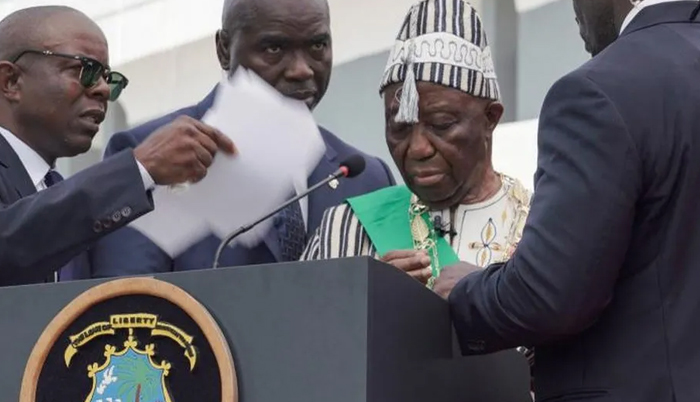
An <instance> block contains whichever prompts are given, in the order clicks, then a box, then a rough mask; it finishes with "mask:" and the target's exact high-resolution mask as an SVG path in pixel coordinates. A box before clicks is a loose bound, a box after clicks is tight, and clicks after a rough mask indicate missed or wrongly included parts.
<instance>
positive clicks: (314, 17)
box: [220, 0, 333, 109]
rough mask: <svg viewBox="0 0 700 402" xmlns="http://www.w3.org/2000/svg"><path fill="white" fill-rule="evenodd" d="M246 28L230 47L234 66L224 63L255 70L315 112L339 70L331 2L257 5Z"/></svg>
mask: <svg viewBox="0 0 700 402" xmlns="http://www.w3.org/2000/svg"><path fill="white" fill-rule="evenodd" d="M241 1H248V0H241ZM245 25H246V27H245V28H243V29H242V30H241V31H240V32H239V35H238V37H237V40H233V41H231V42H232V43H230V44H229V47H230V48H231V47H232V51H231V53H232V56H233V57H232V58H231V59H232V61H233V62H232V63H231V62H230V61H229V60H221V61H222V65H223V64H228V63H230V64H232V65H235V63H238V64H240V65H241V66H243V67H246V68H249V69H251V70H253V71H254V72H255V73H256V74H258V75H259V76H260V77H261V78H263V79H264V80H265V81H267V82H268V83H269V84H270V85H272V86H274V87H275V88H276V89H277V90H278V91H279V92H281V93H282V94H284V95H286V96H289V97H292V98H295V99H299V100H302V101H304V102H306V104H307V105H308V106H309V108H311V109H313V108H314V107H315V106H316V105H317V104H318V102H319V101H320V100H321V98H322V97H323V95H324V94H325V92H326V89H327V88H328V83H329V81H330V76H331V68H332V65H333V52H332V49H331V34H330V17H329V15H328V6H327V4H326V3H325V1H324V0H256V1H255V5H254V8H253V9H252V11H251V20H250V21H246V22H245ZM224 57H231V54H229V55H228V56H224ZM220 58H221V55H220Z"/></svg>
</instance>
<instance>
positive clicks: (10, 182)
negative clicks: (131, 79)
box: [0, 6, 233, 286]
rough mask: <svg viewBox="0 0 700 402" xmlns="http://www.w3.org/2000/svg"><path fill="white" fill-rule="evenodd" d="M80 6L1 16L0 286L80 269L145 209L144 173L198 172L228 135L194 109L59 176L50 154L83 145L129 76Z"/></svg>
mask: <svg viewBox="0 0 700 402" xmlns="http://www.w3.org/2000/svg"><path fill="white" fill-rule="evenodd" d="M108 66H109V57H108V49H107V41H106V39H105V37H104V34H103V33H102V31H101V30H100V28H99V27H98V26H97V25H95V23H94V22H93V21H91V20H90V19H89V18H88V17H87V16H85V15H84V14H82V13H80V12H78V11H76V10H74V9H72V8H68V7H58V6H54V7H33V8H28V9H24V10H20V11H18V12H15V13H12V14H10V15H9V16H7V17H6V18H5V19H3V20H2V21H0V286H5V285H18V284H29V283H37V282H45V281H56V280H61V281H63V280H71V279H80V278H88V277H90V267H89V266H88V261H87V255H86V251H87V249H88V248H89V246H90V245H91V244H92V243H93V242H94V241H95V240H97V239H99V238H100V237H102V236H104V235H106V234H108V233H110V232H111V231H114V230H116V229H117V228H119V227H122V226H124V225H126V224H127V223H129V222H131V221H133V220H134V219H136V218H138V217H139V216H141V215H143V214H145V213H147V212H150V211H151V210H152V209H153V203H152V199H151V195H150V191H151V190H152V187H153V186H154V185H155V184H163V185H166V184H177V183H183V182H187V181H197V180H200V179H201V178H202V177H204V175H205V173H206V169H207V167H208V166H209V165H211V162H212V158H213V157H214V154H215V153H216V151H217V144H218V146H221V147H223V148H224V149H225V150H227V151H228V152H229V153H230V152H232V151H233V144H232V143H231V141H230V140H228V139H227V138H226V137H224V136H223V134H221V133H219V132H217V131H216V130H213V129H211V128H209V127H207V126H206V125H204V124H202V123H200V122H197V121H195V120H193V119H186V118H182V119H179V120H178V121H177V122H173V123H172V124H169V125H168V126H164V127H163V128H162V129H161V130H159V132H158V133H155V134H154V135H153V136H152V137H151V138H149V140H148V141H146V142H144V143H143V144H141V145H140V146H139V147H138V148H136V149H134V150H125V151H123V152H119V153H117V154H115V155H113V156H112V157H110V158H109V159H107V160H105V161H104V162H102V163H99V164H97V165H95V166H92V167H90V168H88V169H85V170H84V171H82V172H80V173H78V174H76V175H75V176H73V177H71V178H69V179H67V180H65V181H64V180H63V178H62V177H61V176H60V174H58V172H56V171H55V170H54V166H55V162H56V159H57V158H60V157H69V156H74V155H77V154H80V153H83V152H85V151H87V150H88V149H89V148H90V146H91V144H92V139H93V137H94V136H95V134H96V133H97V131H98V129H99V126H100V123H101V122H102V120H104V117H105V111H106V110H107V104H108V101H114V100H116V99H117V97H118V96H119V94H120V93H121V91H122V90H123V89H124V88H125V87H126V85H127V83H128V81H127V79H126V78H125V77H124V76H123V75H122V74H120V73H118V72H116V71H110V69H109V67H108Z"/></svg>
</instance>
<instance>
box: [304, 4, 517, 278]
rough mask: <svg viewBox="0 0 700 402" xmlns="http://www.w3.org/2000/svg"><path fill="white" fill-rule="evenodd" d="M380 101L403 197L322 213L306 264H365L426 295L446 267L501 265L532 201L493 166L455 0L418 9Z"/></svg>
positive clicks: (485, 84) (474, 18)
mask: <svg viewBox="0 0 700 402" xmlns="http://www.w3.org/2000/svg"><path fill="white" fill-rule="evenodd" d="M380 93H381V94H382V95H383V97H384V105H385V116H386V133H385V134H386V142H387V145H388V146H389V149H390V151H391V154H392V157H393V159H394V162H395V163H396V165H397V166H398V168H399V170H400V171H401V174H402V176H403V178H404V181H405V183H406V186H394V187H389V188H386V189H382V190H379V191H376V192H373V193H370V194H367V195H363V196H359V197H355V198H351V199H348V200H347V202H346V203H344V204H342V205H340V206H337V207H334V208H331V209H329V210H328V211H326V213H325V216H324V219H323V222H322V223H321V225H320V227H319V229H318V230H317V231H316V233H315V236H314V237H313V238H312V239H311V241H310V243H309V244H308V246H307V249H306V251H305V252H304V254H303V255H302V260H312V259H328V258H341V257H352V256H373V257H376V258H380V259H381V260H383V261H385V262H387V263H390V264H392V265H394V266H396V267H397V268H399V269H401V270H403V271H405V272H407V273H408V274H410V275H411V276H413V277H414V278H416V279H418V280H419V281H421V282H423V283H424V284H426V285H428V286H429V287H432V284H433V281H434V280H435V278H437V277H438V276H439V275H440V271H441V269H442V267H445V266H449V265H454V264H456V263H458V262H460V261H464V262H468V263H469V264H470V265H465V267H467V268H466V269H473V268H468V267H473V266H475V267H486V266H487V265H489V264H491V263H494V262H498V261H503V260H506V259H507V258H508V256H509V255H510V252H511V251H512V250H513V248H514V247H515V246H516V244H517V243H518V240H519V239H520V234H521V231H522V225H523V222H524V220H525V217H526V215H527V212H528V205H529V198H530V195H529V194H528V192H527V190H525V188H524V187H523V186H522V185H521V184H520V183H519V182H518V181H517V180H515V179H512V178H510V177H507V176H505V175H503V174H500V173H498V172H496V171H494V169H493V166H492V164H491V150H492V145H491V143H492V133H493V130H494V128H495V127H496V125H497V124H498V121H499V119H500V118H501V115H502V113H503V105H502V104H501V103H500V102H499V90H498V83H497V81H496V75H495V73H494V69H493V62H492V61H491V54H490V50H489V46H488V42H487V39H486V35H485V32H484V30H483V26H482V24H481V20H480V19H479V16H478V15H477V13H476V11H475V10H474V9H473V8H472V7H471V6H470V5H469V4H468V3H466V2H464V1H462V0H457V1H452V0H450V1H446V0H424V1H422V2H420V3H418V4H416V5H414V6H413V7H412V8H411V9H410V11H409V13H408V15H407V16H406V19H405V21H404V24H403V26H402V28H401V30H400V32H399V36H398V39H397V41H396V44H395V46H394V49H393V51H392V52H391V55H390V57H389V62H388V64H387V68H386V70H385V72H384V77H383V79H382V82H381V86H380Z"/></svg>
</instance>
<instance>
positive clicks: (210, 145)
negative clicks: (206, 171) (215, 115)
mask: <svg viewBox="0 0 700 402" xmlns="http://www.w3.org/2000/svg"><path fill="white" fill-rule="evenodd" d="M195 140H197V143H198V144H199V145H201V146H202V147H203V148H204V149H205V150H206V151H207V152H209V154H210V155H211V156H212V157H214V154H216V151H217V150H218V149H219V146H218V145H216V142H214V140H212V139H211V137H209V136H208V135H206V134H204V133H203V132H201V131H197V135H196V136H195Z"/></svg>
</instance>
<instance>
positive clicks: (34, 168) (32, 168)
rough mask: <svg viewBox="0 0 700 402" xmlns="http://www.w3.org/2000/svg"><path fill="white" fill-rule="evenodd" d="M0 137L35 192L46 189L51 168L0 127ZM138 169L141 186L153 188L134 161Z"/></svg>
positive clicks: (153, 184) (142, 170)
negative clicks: (13, 155)
mask: <svg viewBox="0 0 700 402" xmlns="http://www.w3.org/2000/svg"><path fill="white" fill-rule="evenodd" d="M0 135H2V136H3V137H4V138H5V140H6V141H7V142H8V143H9V144H10V147H12V150H13V151H15V153H16V154H17V157H19V160H20V162H22V165H23V166H24V170H26V171H27V173H28V174H29V178H30V179H31V180H32V184H34V187H35V188H36V191H41V190H44V189H46V187H47V186H46V183H45V182H44V179H45V177H46V174H47V173H49V170H51V168H52V167H51V166H49V164H48V163H46V161H45V160H44V158H42V157H41V156H39V154H38V153H37V152H36V151H35V150H33V149H32V148H31V147H30V146H29V145H27V144H25V143H24V141H22V140H20V139H19V138H17V136H15V135H14V134H12V133H11V132H10V131H9V130H7V129H5V128H3V127H0ZM136 164H137V165H138V167H139V172H140V173H141V179H142V180H143V186H144V188H145V189H146V190H152V189H153V187H154V186H155V182H154V181H153V178H152V177H151V175H150V174H149V173H148V171H147V170H146V168H144V167H143V165H141V162H139V161H136Z"/></svg>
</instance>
